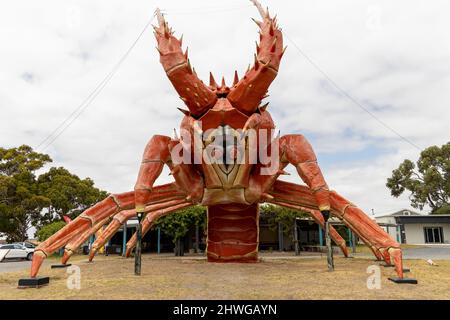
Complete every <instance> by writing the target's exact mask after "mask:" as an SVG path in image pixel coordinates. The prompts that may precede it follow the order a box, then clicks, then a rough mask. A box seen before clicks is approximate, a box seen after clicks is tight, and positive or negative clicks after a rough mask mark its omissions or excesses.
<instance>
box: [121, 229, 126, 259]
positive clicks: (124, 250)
mask: <svg viewBox="0 0 450 320" xmlns="http://www.w3.org/2000/svg"><path fill="white" fill-rule="evenodd" d="M122 228H123V238H122V257H125V252H126V251H127V222H126V221H125V223H124V224H123V227H122Z"/></svg>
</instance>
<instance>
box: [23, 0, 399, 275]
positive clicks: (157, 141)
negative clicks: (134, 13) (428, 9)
mask: <svg viewBox="0 0 450 320" xmlns="http://www.w3.org/2000/svg"><path fill="white" fill-rule="evenodd" d="M252 2H253V3H254V4H255V6H256V7H257V8H258V10H259V13H260V14H261V18H262V21H256V20H255V22H256V24H257V25H258V27H259V34H260V41H259V43H257V45H256V51H257V52H256V54H255V60H254V64H253V66H252V67H251V68H249V69H248V70H247V72H246V73H245V75H244V77H242V78H239V77H238V75H237V73H235V77H234V82H233V84H232V85H231V86H227V85H226V84H225V81H224V79H223V78H222V82H221V85H218V84H217V83H216V81H215V80H214V78H213V76H212V74H210V83H209V85H206V84H204V83H203V82H202V81H201V80H200V79H199V78H198V77H197V74H196V72H195V70H194V69H193V68H192V67H191V64H190V61H189V59H188V54H187V50H186V52H185V53H183V51H182V48H181V46H182V39H177V38H175V37H174V35H173V31H172V29H171V28H169V27H168V24H167V22H166V21H165V19H164V17H163V16H162V14H161V13H160V12H159V10H158V11H157V18H158V26H157V27H154V28H155V36H156V40H157V42H158V46H157V49H158V51H159V54H160V61H161V64H162V66H163V67H164V70H165V72H166V74H167V76H168V78H169V80H170V81H171V82H172V85H173V86H174V88H175V90H176V91H177V92H178V94H179V96H180V98H181V100H182V101H183V102H184V103H185V105H186V106H187V108H188V110H181V111H182V112H183V113H184V118H183V120H182V122H181V131H180V132H181V135H180V137H177V134H175V138H170V137H167V136H161V135H155V136H153V137H152V138H151V139H150V142H149V143H148V144H147V146H146V148H145V151H144V155H143V158H142V164H141V167H140V171H139V175H138V178H137V182H136V185H135V187H134V191H131V192H125V193H122V194H116V195H110V196H108V197H107V198H106V199H104V200H103V201H101V202H99V203H97V204H96V205H94V206H93V207H91V208H89V209H88V210H86V211H85V212H83V213H82V214H81V215H80V216H78V217H77V218H76V219H75V220H73V221H72V222H70V223H69V224H68V225H66V226H65V227H64V228H63V229H61V230H60V231H59V232H57V233H55V234H54V235H53V236H52V237H50V238H49V239H48V240H46V241H45V242H43V243H42V244H41V245H39V247H38V248H37V249H36V251H35V253H34V257H33V261H32V266H31V277H32V278H34V277H36V275H37V273H38V271H39V268H40V266H41V264H42V262H43V260H44V259H45V258H46V257H47V256H48V255H50V254H52V253H53V252H55V251H56V250H58V249H60V248H62V247H65V252H64V256H63V258H62V263H63V264H66V263H67V261H68V259H69V258H70V256H71V255H72V254H73V253H74V252H75V250H76V249H77V248H78V247H79V246H80V245H81V244H83V243H84V242H85V241H86V240H87V239H88V238H89V237H90V236H91V235H93V234H95V233H96V232H97V231H98V230H99V229H100V228H102V227H103V226H104V225H106V224H108V223H109V225H108V227H107V228H106V229H105V230H104V232H103V233H102V235H101V236H100V237H99V238H97V239H96V241H95V242H94V243H93V245H92V248H91V252H90V260H92V259H93V258H94V255H95V253H96V251H97V250H98V249H99V248H100V247H102V246H103V245H104V244H105V243H106V242H107V241H108V240H109V239H110V238H111V237H112V236H113V235H114V234H115V232H117V230H118V229H119V228H120V226H121V225H122V224H123V223H124V222H126V220H127V219H129V218H132V217H135V216H136V213H137V212H139V213H145V214H146V216H145V218H144V219H143V220H142V232H143V234H145V232H147V231H148V230H149V229H150V227H151V225H152V223H153V221H155V220H156V219H158V218H159V217H161V216H164V215H168V214H171V213H174V212H176V211H177V210H179V209H181V208H186V207H189V206H193V205H196V204H202V205H204V206H207V207H208V228H207V236H208V238H207V250H206V253H207V257H208V260H209V261H216V262H227V261H235V262H244V261H245V262H252V261H256V260H257V259H258V236H259V234H258V232H259V227H258V218H259V211H258V208H259V205H260V203H263V202H269V203H273V204H276V205H279V206H283V207H287V208H292V209H298V210H303V211H306V212H308V213H309V214H310V215H311V217H312V218H313V219H314V220H315V221H316V222H317V223H318V224H319V225H321V226H322V227H323V226H324V222H325V221H326V220H327V219H328V218H329V216H330V214H331V215H332V216H335V217H337V218H339V219H340V220H341V221H342V222H343V223H344V224H345V225H347V226H348V227H349V228H350V229H351V230H352V231H353V232H354V233H355V234H356V235H357V236H358V237H359V238H360V239H361V240H362V241H364V243H365V244H366V245H367V246H368V247H369V248H370V249H371V250H372V252H373V254H374V255H375V256H376V258H377V259H379V260H382V259H384V260H385V261H386V263H388V264H394V265H395V269H396V272H397V274H398V276H399V277H400V278H402V277H403V268H402V252H401V249H400V246H399V244H398V243H397V242H396V241H394V240H392V239H391V238H390V236H389V235H388V234H387V233H386V232H384V231H383V229H381V228H380V227H379V226H378V225H377V224H376V223H375V222H374V221H372V220H371V219H370V218H369V217H368V216H367V215H366V214H365V213H364V212H362V211H361V210H360V209H358V208H357V207H356V206H355V205H354V204H352V203H351V202H349V201H348V200H346V199H344V198H343V197H342V196H340V195H339V194H337V193H336V192H334V191H330V190H329V188H328V186H327V184H326V182H325V180H324V177H323V175H322V173H321V170H320V168H319V166H318V164H317V159H316V156H315V154H314V151H313V149H312V147H311V145H310V144H309V143H308V141H307V140H306V139H305V138H304V137H303V136H302V135H298V134H295V135H294V134H292V135H285V136H281V137H280V136H274V135H273V131H274V123H273V121H272V119H271V116H270V113H269V111H267V109H266V108H267V104H266V105H262V103H261V101H262V100H263V99H265V98H266V94H267V90H268V88H269V86H270V84H271V82H272V81H273V80H274V79H275V77H276V76H277V74H278V69H279V66H280V61H281V59H282V57H283V53H284V50H285V48H284V47H283V34H282V32H281V29H280V28H279V27H278V24H277V21H276V18H273V17H271V16H270V15H269V12H268V10H265V9H263V8H262V7H261V5H260V4H259V3H258V2H257V1H256V0H252ZM289 164H291V165H293V166H295V168H296V169H297V172H298V174H299V176H300V178H301V179H302V180H303V182H304V183H305V184H306V186H305V185H298V184H293V183H288V182H284V181H281V180H279V179H278V178H279V176H280V175H283V174H286V173H285V171H284V170H283V169H284V168H285V167H286V166H287V165H289ZM165 165H166V166H168V167H169V168H170V171H171V175H172V176H173V178H174V180H175V181H174V182H173V183H169V184H165V185H160V186H155V185H154V182H155V180H156V179H157V178H158V176H159V175H160V174H161V172H162V170H163V167H164V166H165ZM330 236H331V238H332V239H333V241H334V242H335V243H336V244H337V245H339V246H340V248H341V250H342V251H343V253H344V255H346V256H347V254H348V253H347V248H346V246H345V241H344V239H342V237H341V236H340V235H339V234H338V233H337V232H336V230H335V229H333V228H332V227H331V228H330ZM135 244H136V235H133V237H132V238H131V239H130V241H129V242H128V244H127V252H126V255H127V256H129V255H130V253H131V251H132V250H133V248H134V246H135Z"/></svg>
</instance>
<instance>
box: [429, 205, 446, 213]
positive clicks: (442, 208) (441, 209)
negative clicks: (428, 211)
mask: <svg viewBox="0 0 450 320" xmlns="http://www.w3.org/2000/svg"><path fill="white" fill-rule="evenodd" d="M433 213H434V214H450V204H446V205H443V206H442V207H440V208H439V209H437V210H436V211H434V212H433Z"/></svg>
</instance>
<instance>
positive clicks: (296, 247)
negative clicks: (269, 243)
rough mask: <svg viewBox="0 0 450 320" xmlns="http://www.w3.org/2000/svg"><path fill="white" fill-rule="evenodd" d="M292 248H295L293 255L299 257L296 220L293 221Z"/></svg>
mask: <svg viewBox="0 0 450 320" xmlns="http://www.w3.org/2000/svg"><path fill="white" fill-rule="evenodd" d="M294 248H295V255H296V256H298V255H300V248H299V245H298V228H297V219H295V220H294Z"/></svg>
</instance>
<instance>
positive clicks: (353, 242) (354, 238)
mask: <svg viewBox="0 0 450 320" xmlns="http://www.w3.org/2000/svg"><path fill="white" fill-rule="evenodd" d="M352 253H356V235H355V233H354V232H352Z"/></svg>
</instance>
